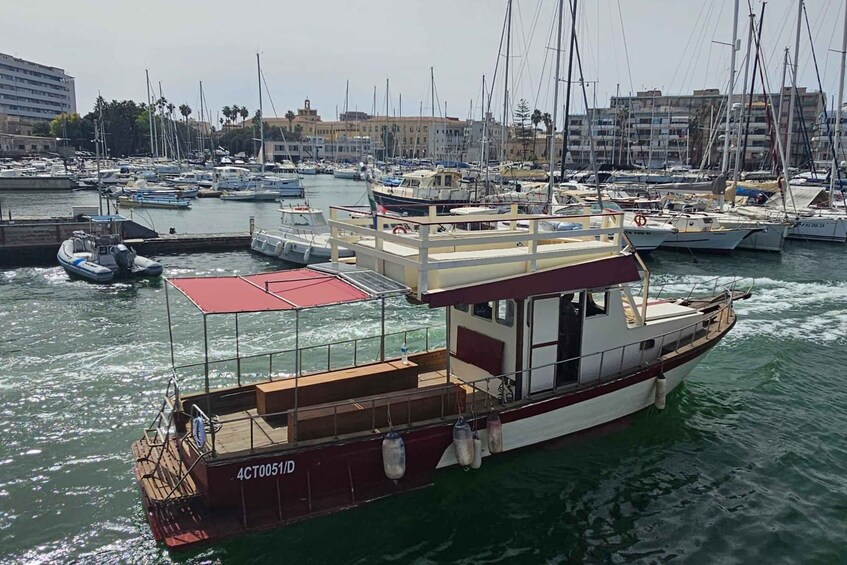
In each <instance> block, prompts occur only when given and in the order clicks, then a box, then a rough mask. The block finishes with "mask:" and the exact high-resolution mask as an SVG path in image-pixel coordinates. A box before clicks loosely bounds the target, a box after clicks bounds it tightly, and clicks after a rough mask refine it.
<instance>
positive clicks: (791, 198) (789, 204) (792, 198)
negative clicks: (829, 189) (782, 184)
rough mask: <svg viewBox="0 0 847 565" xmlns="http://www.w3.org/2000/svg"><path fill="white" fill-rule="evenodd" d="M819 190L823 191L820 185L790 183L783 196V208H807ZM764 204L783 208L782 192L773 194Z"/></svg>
mask: <svg viewBox="0 0 847 565" xmlns="http://www.w3.org/2000/svg"><path fill="white" fill-rule="evenodd" d="M821 192H823V188H821V187H820V186H798V185H791V187H790V188H789V190H788V194H787V195H786V198H785V208H786V209H787V210H795V209H796V210H800V209H802V208H808V207H809V204H811V203H812V202H813V201H814V200H815V198H817V197H818V195H819V194H820V193H821ZM765 205H766V206H768V207H770V208H778V209H780V210H781V209H782V208H783V205H782V194H780V193H776V194H774V195H773V197H771V199H770V200H768V201H767V203H766V204H765Z"/></svg>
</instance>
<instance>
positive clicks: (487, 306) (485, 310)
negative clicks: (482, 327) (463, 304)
mask: <svg viewBox="0 0 847 565" xmlns="http://www.w3.org/2000/svg"><path fill="white" fill-rule="evenodd" d="M493 311H494V306H493V303H491V302H479V303H477V304H474V305H473V315H474V316H476V317H478V318H485V319H486V320H491V314H492V312H493Z"/></svg>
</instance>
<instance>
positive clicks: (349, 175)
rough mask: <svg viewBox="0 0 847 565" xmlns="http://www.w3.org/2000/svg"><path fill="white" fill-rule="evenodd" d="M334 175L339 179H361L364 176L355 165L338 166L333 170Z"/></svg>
mask: <svg viewBox="0 0 847 565" xmlns="http://www.w3.org/2000/svg"><path fill="white" fill-rule="evenodd" d="M332 176H334V177H335V178H337V179H349V180H361V179H362V176H361V174H360V173H359V170H358V169H357V168H355V167H336V168H335V169H333V171H332Z"/></svg>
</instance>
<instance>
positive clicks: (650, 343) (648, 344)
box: [638, 339, 656, 351]
mask: <svg viewBox="0 0 847 565" xmlns="http://www.w3.org/2000/svg"><path fill="white" fill-rule="evenodd" d="M654 347H656V340H655V339H645V340H644V341H642V342H641V343H640V344H639V346H638V349H640V350H641V351H649V350H651V349H653V348H654Z"/></svg>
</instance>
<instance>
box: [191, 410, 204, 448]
mask: <svg viewBox="0 0 847 565" xmlns="http://www.w3.org/2000/svg"><path fill="white" fill-rule="evenodd" d="M191 435H192V436H194V444H195V445H196V446H197V448H198V449H203V446H204V445H206V425H205V424H204V423H203V418H201V417H200V416H197V417H196V418H194V420H193V421H192V422H191Z"/></svg>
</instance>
